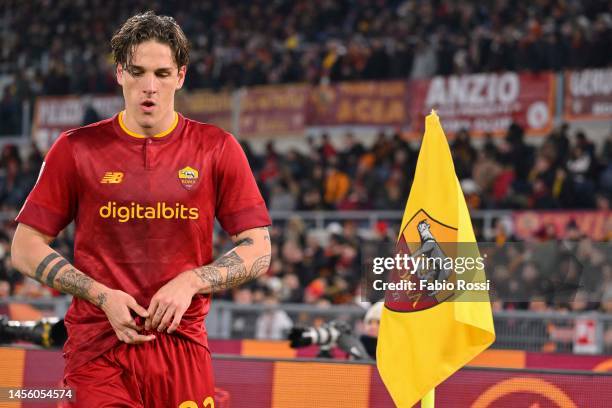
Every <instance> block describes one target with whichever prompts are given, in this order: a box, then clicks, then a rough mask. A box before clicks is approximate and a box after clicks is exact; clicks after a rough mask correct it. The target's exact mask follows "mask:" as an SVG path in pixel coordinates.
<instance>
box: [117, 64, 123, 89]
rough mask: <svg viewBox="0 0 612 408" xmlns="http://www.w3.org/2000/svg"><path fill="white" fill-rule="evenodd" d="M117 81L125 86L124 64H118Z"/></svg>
mask: <svg viewBox="0 0 612 408" xmlns="http://www.w3.org/2000/svg"><path fill="white" fill-rule="evenodd" d="M116 74H117V83H118V84H119V85H121V86H123V66H121V64H117V71H116Z"/></svg>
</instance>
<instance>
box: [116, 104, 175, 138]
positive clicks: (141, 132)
mask: <svg viewBox="0 0 612 408" xmlns="http://www.w3.org/2000/svg"><path fill="white" fill-rule="evenodd" d="M177 122H178V114H177V113H176V112H175V111H174V110H172V111H171V112H169V114H168V115H166V117H164V118H163V119H162V120H160V121H159V123H157V124H155V126H152V127H142V126H140V125H139V124H138V122H136V121H135V120H134V116H133V115H130V114H129V112H128V111H127V110H124V111H122V112H120V113H119V123H120V124H121V127H122V128H123V130H125V131H126V133H128V134H130V135H131V136H135V137H139V138H141V137H163V136H165V135H167V134H168V133H170V132H171V131H172V130H173V129H174V128H175V127H176V125H177Z"/></svg>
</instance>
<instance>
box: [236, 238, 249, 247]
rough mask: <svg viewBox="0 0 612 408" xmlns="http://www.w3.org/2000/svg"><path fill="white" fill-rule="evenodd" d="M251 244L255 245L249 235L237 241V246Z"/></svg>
mask: <svg viewBox="0 0 612 408" xmlns="http://www.w3.org/2000/svg"><path fill="white" fill-rule="evenodd" d="M249 245H253V238H249V237H244V238H240V239H239V240H238V241H236V246H237V247H239V246H249Z"/></svg>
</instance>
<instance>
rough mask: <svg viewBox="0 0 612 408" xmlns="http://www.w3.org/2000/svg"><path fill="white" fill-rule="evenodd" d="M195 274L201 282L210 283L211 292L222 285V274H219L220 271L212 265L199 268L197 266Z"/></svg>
mask: <svg viewBox="0 0 612 408" xmlns="http://www.w3.org/2000/svg"><path fill="white" fill-rule="evenodd" d="M195 272H196V275H198V277H199V278H200V279H202V282H204V283H208V284H209V285H210V290H211V292H216V291H218V290H221V289H220V288H221V287H222V285H223V276H221V271H220V270H219V269H217V268H215V267H214V266H210V265H206V266H203V267H201V268H197V269H196V270H195Z"/></svg>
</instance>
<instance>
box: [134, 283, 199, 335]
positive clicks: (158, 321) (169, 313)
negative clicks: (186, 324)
mask: <svg viewBox="0 0 612 408" xmlns="http://www.w3.org/2000/svg"><path fill="white" fill-rule="evenodd" d="M194 279H195V275H194V274H193V273H189V272H183V273H181V274H180V275H178V276H177V277H175V278H174V279H172V280H171V281H169V282H168V283H166V284H165V285H164V286H162V287H161V288H160V289H159V290H158V291H157V293H155V295H153V298H151V303H150V304H149V309H148V312H149V317H148V318H147V320H145V329H146V330H155V329H157V331H160V332H161V331H164V330H165V329H166V328H167V329H168V333H172V332H173V331H175V330H176V329H177V327H178V326H179V324H180V323H181V318H182V317H183V314H185V312H186V311H187V309H188V308H189V305H190V304H191V299H192V298H193V296H194V295H195V294H196V293H197V291H198V289H197V287H196V284H195V283H194Z"/></svg>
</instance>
